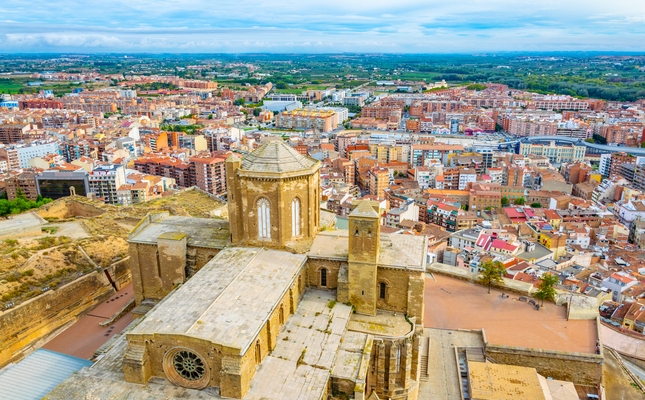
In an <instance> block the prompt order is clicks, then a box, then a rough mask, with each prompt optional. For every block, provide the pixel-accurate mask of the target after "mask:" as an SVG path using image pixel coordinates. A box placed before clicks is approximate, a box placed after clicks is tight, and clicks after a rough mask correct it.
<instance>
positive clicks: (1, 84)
mask: <svg viewBox="0 0 645 400" xmlns="http://www.w3.org/2000/svg"><path fill="white" fill-rule="evenodd" d="M24 87H25V86H24V85H23V83H22V82H16V81H13V80H10V79H0V93H9V94H15V93H18V90H20V89H22V88H24Z"/></svg>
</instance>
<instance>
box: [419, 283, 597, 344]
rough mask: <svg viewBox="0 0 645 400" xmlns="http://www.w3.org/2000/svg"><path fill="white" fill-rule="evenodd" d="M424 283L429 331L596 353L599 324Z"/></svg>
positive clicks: (550, 308) (472, 287)
mask: <svg viewBox="0 0 645 400" xmlns="http://www.w3.org/2000/svg"><path fill="white" fill-rule="evenodd" d="M434 278H435V279H436V281H435V280H433V279H432V278H427V279H426V288H425V289H426V290H425V315H424V326H425V327H426V328H439V329H473V330H478V329H483V330H484V332H485V335H486V340H487V341H488V342H489V343H491V344H499V345H506V346H517V347H528V348H537V349H546V350H558V351H567V352H578V353H595V350H596V339H598V334H597V327H596V321H595V320H572V321H567V319H566V308H565V307H560V306H556V305H554V304H553V303H545V304H544V307H542V308H540V310H539V311H536V310H535V308H534V307H532V306H530V305H529V304H528V303H527V302H522V301H520V300H519V297H520V296H519V295H517V294H513V293H510V292H506V294H508V295H509V297H505V298H502V297H501V294H502V290H496V289H492V290H491V293H490V294H488V289H487V288H486V287H484V286H482V285H479V284H474V283H470V282H467V281H463V280H459V279H454V278H450V277H446V276H442V275H439V274H435V275H434Z"/></svg>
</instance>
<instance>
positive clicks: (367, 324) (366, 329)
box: [348, 310, 412, 337]
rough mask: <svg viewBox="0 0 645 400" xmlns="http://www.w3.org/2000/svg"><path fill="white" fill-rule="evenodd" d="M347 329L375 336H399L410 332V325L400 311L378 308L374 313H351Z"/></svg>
mask: <svg viewBox="0 0 645 400" xmlns="http://www.w3.org/2000/svg"><path fill="white" fill-rule="evenodd" d="M348 329H350V330H352V331H356V332H362V333H367V334H371V335H374V336H377V337H378V336H395V337H401V336H405V335H407V334H408V333H411V331H412V325H410V323H409V322H408V321H406V320H405V315H404V314H402V313H395V312H391V311H384V310H378V311H377V313H376V315H362V314H353V315H352V319H351V320H350V322H349V325H348Z"/></svg>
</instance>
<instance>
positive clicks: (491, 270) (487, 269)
mask: <svg viewBox="0 0 645 400" xmlns="http://www.w3.org/2000/svg"><path fill="white" fill-rule="evenodd" d="M505 274H506V269H504V265H502V263H501V262H499V261H484V262H483V263H482V264H481V265H480V266H479V282H480V283H481V284H482V285H486V286H488V294H490V288H491V286H493V283H503V282H504V275H505Z"/></svg>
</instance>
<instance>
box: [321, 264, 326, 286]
mask: <svg viewBox="0 0 645 400" xmlns="http://www.w3.org/2000/svg"><path fill="white" fill-rule="evenodd" d="M320 286H322V287H327V268H323V269H321V270H320Z"/></svg>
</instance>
